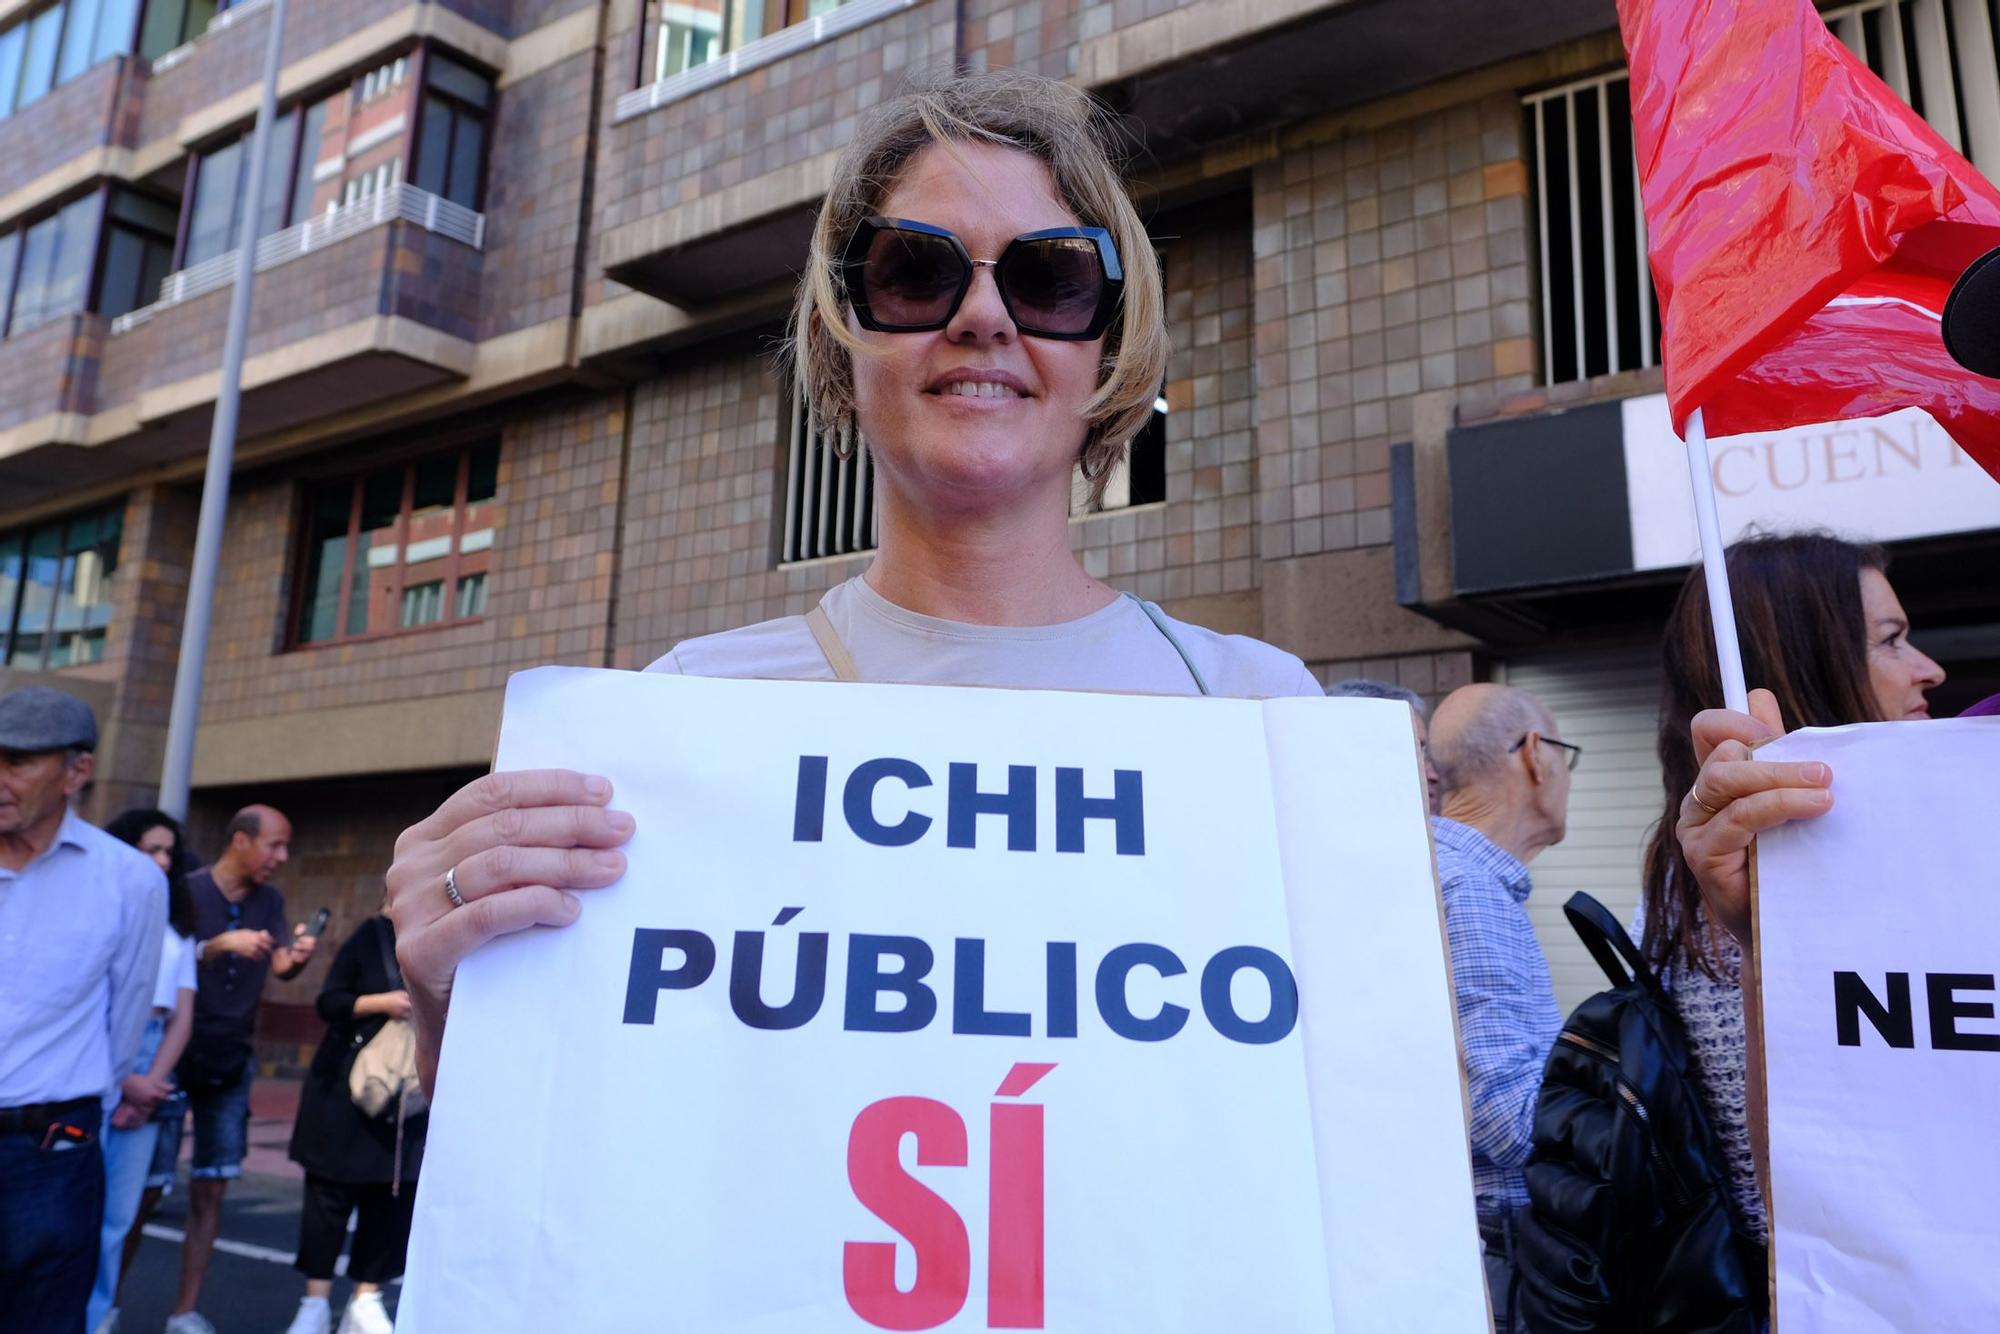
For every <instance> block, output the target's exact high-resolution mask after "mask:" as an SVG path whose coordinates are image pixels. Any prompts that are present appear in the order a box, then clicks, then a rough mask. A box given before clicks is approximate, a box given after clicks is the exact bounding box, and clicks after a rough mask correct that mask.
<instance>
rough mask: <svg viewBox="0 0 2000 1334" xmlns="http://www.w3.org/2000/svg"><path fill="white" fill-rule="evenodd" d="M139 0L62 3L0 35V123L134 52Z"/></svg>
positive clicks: (73, 1)
mask: <svg viewBox="0 0 2000 1334" xmlns="http://www.w3.org/2000/svg"><path fill="white" fill-rule="evenodd" d="M138 19H139V0H61V3H58V4H53V5H50V6H48V7H47V8H45V9H40V10H37V11H35V12H34V13H33V14H30V15H28V17H26V18H25V19H22V20H20V21H19V22H17V23H15V24H13V25H12V26H10V27H8V28H7V29H6V30H5V31H4V32H0V119H5V118H6V117H8V116H11V115H13V114H14V112H16V111H18V110H20V109H21V108H22V107H24V106H27V105H28V104H29V103H30V102H33V101H35V100H37V99H38V98H40V97H41V96H42V95H43V94H45V93H47V92H49V90H51V89H53V88H57V87H60V86H61V85H63V84H65V83H68V82H69V81H70V80H71V79H74V78H75V77H76V76H77V75H79V74H81V73H83V72H84V71H85V70H87V69H89V68H90V67H91V66H92V65H95V64H96V63H97V62H98V61H100V60H104V59H106V58H107V57H110V56H116V55H123V54H125V53H126V52H128V51H130V50H131V49H132V40H133V37H134V29H135V28H136V26H137V24H138Z"/></svg>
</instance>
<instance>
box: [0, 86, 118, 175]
mask: <svg viewBox="0 0 2000 1334" xmlns="http://www.w3.org/2000/svg"><path fill="white" fill-rule="evenodd" d="M131 63H132V62H130V61H127V60H126V59H124V58H123V57H119V58H117V59H113V60H101V61H99V62H98V63H97V64H95V65H93V66H91V67H90V68H89V69H87V70H85V71H84V72H83V73H82V74H80V75H78V76H77V77H76V78H74V79H71V80H70V81H69V82H68V83H66V84H64V85H62V87H60V88H57V89H55V90H54V91H52V92H49V93H47V94H45V95H44V96H42V97H41V98H38V99H37V100H35V101H33V102H31V103H29V104H28V105H27V106H25V107H22V108H21V109H20V110H19V111H17V112H16V113H14V114H13V115H11V116H9V117H7V119H5V120H3V121H0V197H5V196H6V195H9V194H12V193H13V192H14V191H16V190H18V189H20V188H21V187H22V186H24V185H26V184H28V183H29V182H30V181H33V180H35V179H36V178H38V177H40V176H41V175H43V174H44V173H46V172H50V171H54V170H55V169H56V168H57V167H60V166H62V165H63V164H64V163H65V162H68V161H69V160H70V159H72V158H75V157H79V156H81V155H82V154H84V153H87V152H89V151H90V150H91V149H93V148H96V147H98V146H99V145H102V144H111V143H125V142H128V141H126V140H123V139H119V138H116V137H114V136H115V135H116V134H117V133H118V132H119V130H120V128H121V126H122V125H123V118H122V117H120V116H119V115H118V110H119V107H120V98H121V95H123V94H124V93H125V92H126V86H127V79H126V71H127V70H128V69H129V68H130V66H131ZM140 81H141V82H143V78H142V79H141V80H140Z"/></svg>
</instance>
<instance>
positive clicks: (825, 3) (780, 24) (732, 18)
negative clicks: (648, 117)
mask: <svg viewBox="0 0 2000 1334" xmlns="http://www.w3.org/2000/svg"><path fill="white" fill-rule="evenodd" d="M846 3H848V0H705V2H704V0H662V3H661V4H660V5H659V6H658V8H657V10H656V12H655V15H654V18H655V22H656V24H657V26H658V33H659V36H658V39H657V41H656V43H655V45H654V56H653V79H654V81H655V82H657V81H658V80H661V79H665V78H670V77H672V76H673V75H676V74H679V73H681V72H682V71H684V70H690V69H693V68H694V67H695V66H697V65H702V64H706V63H707V62H709V61H711V60H713V59H715V58H716V57H717V56H720V55H727V54H728V53H729V52H731V51H735V50H737V49H738V48H740V47H743V46H745V45H748V44H749V43H751V42H754V41H756V40H757V39H758V38H759V37H764V36H768V35H769V34H771V33H774V32H778V31H781V30H782V29H785V28H789V27H791V26H792V25H793V24H795V23H804V22H805V21H806V20H807V19H814V18H818V17H819V16H820V15H821V14H830V13H832V12H833V11H834V10H836V9H839V8H840V7H841V6H842V5H844V4H846Z"/></svg>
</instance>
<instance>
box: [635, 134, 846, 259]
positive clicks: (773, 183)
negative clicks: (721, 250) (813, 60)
mask: <svg viewBox="0 0 2000 1334" xmlns="http://www.w3.org/2000/svg"><path fill="white" fill-rule="evenodd" d="M617 148H618V146H617V145H614V147H613V153H614V155H615V154H616V152H617ZM839 156H840V155H839V154H838V153H822V154H820V155H819V156H818V157H811V158H807V159H805V160H804V161H803V162H794V163H793V164H792V165H791V166H789V167H780V168H779V169H778V170H776V171H773V172H767V173H766V174H764V175H762V176H759V177H756V178H755V179H754V180H748V181H744V182H743V183H742V184H740V185H732V186H730V187H729V188H728V189H726V190H717V191H715V192H714V193H713V194H706V195H703V196H701V197H700V198H699V199H694V200H690V201H689V202H688V203H685V204H681V205H678V206H676V207H673V208H667V209H662V210H660V211H659V212H657V213H654V214H650V215H649V216H647V217H644V218H641V219H639V221H637V222H628V223H626V224H625V225H624V226H622V227H614V228H612V229H611V230H609V231H607V232H605V233H604V238H603V240H601V241H600V242H599V243H598V247H597V253H598V259H599V263H600V264H602V266H603V267H604V268H606V269H611V268H616V267H617V266H618V265H621V264H630V263H633V262H634V261H637V260H642V259H645V258H646V257H647V256H649V255H656V254H659V253H660V252H661V251H665V250H673V249H676V248H678V247H680V246H684V245H686V244H687V243H688V242H690V241H695V240H700V239H702V238H705V237H709V236H715V235H718V234H720V233H722V232H725V231H733V230H736V229H738V228H740V227H742V226H744V225H745V224H746V223H751V222H754V221H755V220H757V219H758V218H762V217H766V216H768V215H770V214H773V213H778V212H781V211H783V210H785V209H790V208H797V207H799V206H800V205H802V204H809V203H811V202H812V201H813V200H815V199H818V198H819V197H820V196H821V195H824V194H825V193H826V188H827V185H828V184H829V183H830V182H831V181H832V180H833V164H834V162H835V160H836V159H837V158H838V157H839Z"/></svg>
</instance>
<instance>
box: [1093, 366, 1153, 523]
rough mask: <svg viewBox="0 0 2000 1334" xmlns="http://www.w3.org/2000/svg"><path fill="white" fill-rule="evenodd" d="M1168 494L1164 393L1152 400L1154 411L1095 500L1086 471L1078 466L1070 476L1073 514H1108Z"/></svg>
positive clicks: (1151, 501) (1149, 503) (1144, 503)
mask: <svg viewBox="0 0 2000 1334" xmlns="http://www.w3.org/2000/svg"><path fill="white" fill-rule="evenodd" d="M1166 498H1167V399H1166V395H1164V394H1162V395H1161V396H1160V397H1159V398H1157V399H1155V400H1153V415H1152V416H1150V417H1148V418H1147V419H1146V424H1145V425H1144V426H1142V427H1140V428H1139V434H1138V435H1136V436H1134V437H1132V447H1131V448H1130V449H1127V450H1126V451H1125V457H1124V458H1123V459H1121V460H1119V462H1118V466H1117V467H1115V468H1113V469H1112V470H1111V476H1110V477H1108V478H1107V479H1105V483H1104V495H1103V496H1102V497H1101V498H1100V499H1099V500H1098V501H1097V502H1096V503H1095V504H1092V503H1091V499H1090V483H1089V482H1088V481H1086V480H1085V479H1084V476H1083V471H1082V470H1081V469H1078V470H1077V473H1076V475H1075V476H1074V477H1072V478H1071V479H1070V488H1069V512H1070V514H1071V515H1072V516H1074V515H1078V514H1108V513H1110V512H1111V511H1113V510H1122V509H1130V508H1132V506H1134V505H1151V504H1155V503H1157V502H1159V501H1162V500H1165V499H1166Z"/></svg>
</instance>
